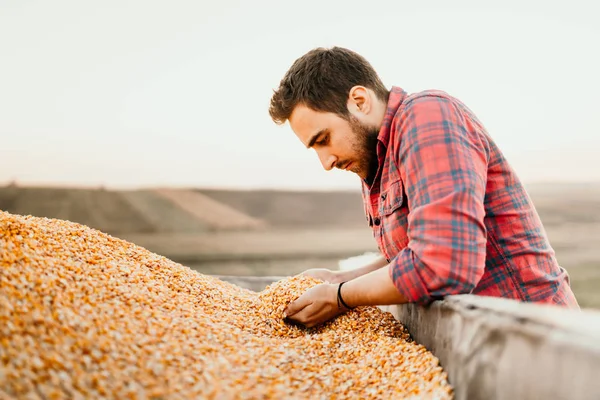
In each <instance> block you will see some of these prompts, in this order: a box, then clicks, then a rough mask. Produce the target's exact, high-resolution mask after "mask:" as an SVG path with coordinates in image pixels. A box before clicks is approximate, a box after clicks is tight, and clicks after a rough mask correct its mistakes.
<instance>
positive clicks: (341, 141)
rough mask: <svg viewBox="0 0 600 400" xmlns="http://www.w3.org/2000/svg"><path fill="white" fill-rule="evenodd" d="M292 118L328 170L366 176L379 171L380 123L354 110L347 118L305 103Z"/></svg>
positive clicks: (307, 144)
mask: <svg viewBox="0 0 600 400" xmlns="http://www.w3.org/2000/svg"><path fill="white" fill-rule="evenodd" d="M289 121H290V126H291V128H292V130H293V131H294V133H295V134H296V136H297V137H298V138H299V139H300V141H301V142H302V143H303V144H304V145H305V146H306V147H307V148H312V149H314V150H315V151H316V153H317V155H318V157H319V160H320V161H321V164H322V165H323V168H325V170H327V171H330V170H332V169H333V168H338V169H342V170H346V171H350V172H354V173H355V174H357V175H358V176H360V178H361V179H364V180H368V179H370V178H372V176H373V175H374V174H375V172H376V171H377V135H378V133H379V127H374V126H369V125H367V124H366V123H363V122H361V121H360V120H359V119H358V118H357V117H356V116H354V115H352V114H350V116H349V118H348V120H346V119H344V118H342V117H340V116H339V115H337V114H334V113H329V112H321V111H315V110H312V109H310V108H308V107H307V106H305V105H303V104H299V105H297V106H296V108H294V111H293V112H292V115H291V116H290V118H289Z"/></svg>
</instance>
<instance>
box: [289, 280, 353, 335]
mask: <svg viewBox="0 0 600 400" xmlns="http://www.w3.org/2000/svg"><path fill="white" fill-rule="evenodd" d="M337 287H338V285H333V284H328V283H323V284H320V285H317V286H314V287H312V288H310V289H308V290H307V291H306V292H304V294H303V295H302V296H300V297H299V298H298V299H296V300H295V301H292V302H291V303H290V304H288V306H287V308H286V309H285V316H286V318H289V319H290V320H292V321H295V322H299V323H300V324H302V325H304V326H306V327H307V328H312V327H313V326H316V325H319V324H322V323H323V322H326V321H328V320H330V319H332V318H334V317H337V316H338V315H340V314H343V313H345V312H346V311H348V310H347V309H346V308H344V306H342V309H339V308H338V304H337Z"/></svg>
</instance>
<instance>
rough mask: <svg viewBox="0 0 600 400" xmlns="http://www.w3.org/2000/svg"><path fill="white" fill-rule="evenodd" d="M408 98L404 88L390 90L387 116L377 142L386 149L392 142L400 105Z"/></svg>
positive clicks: (394, 87)
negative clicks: (392, 131) (394, 123)
mask: <svg viewBox="0 0 600 400" xmlns="http://www.w3.org/2000/svg"><path fill="white" fill-rule="evenodd" d="M406 96H407V93H406V92H405V91H404V90H403V89H402V88H399V87H397V86H392V90H390V95H389V97H388V102H387V109H386V111H385V116H384V118H383V122H382V123H381V128H379V135H378V136H377V140H379V142H381V143H382V144H383V145H384V146H385V147H386V148H387V146H388V143H389V142H390V132H391V126H392V120H393V119H394V117H395V116H396V113H397V111H398V108H400V105H402V102H403V101H404V99H405V98H406Z"/></svg>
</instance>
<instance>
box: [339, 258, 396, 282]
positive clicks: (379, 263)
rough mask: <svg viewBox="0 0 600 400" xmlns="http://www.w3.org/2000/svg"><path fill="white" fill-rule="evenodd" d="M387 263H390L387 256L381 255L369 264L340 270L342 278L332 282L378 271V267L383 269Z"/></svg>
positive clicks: (343, 280) (349, 279)
mask: <svg viewBox="0 0 600 400" xmlns="http://www.w3.org/2000/svg"><path fill="white" fill-rule="evenodd" d="M386 265H388V262H387V260H386V259H385V257H383V256H379V257H377V258H376V259H375V260H373V261H371V262H370V263H369V264H367V265H365V266H363V267H360V268H356V269H353V270H349V271H340V278H341V279H340V280H339V281H338V282H332V283H339V282H346V281H351V280H353V279H356V278H358V277H361V276H363V275H366V274H368V273H370V272H373V271H377V270H378V269H381V268H383V267H385V266H386Z"/></svg>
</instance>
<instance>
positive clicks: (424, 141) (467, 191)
mask: <svg viewBox="0 0 600 400" xmlns="http://www.w3.org/2000/svg"><path fill="white" fill-rule="evenodd" d="M397 123H398V127H397V128H398V130H399V132H401V138H400V141H399V144H398V148H397V149H395V150H394V151H395V155H396V157H397V158H396V162H397V165H398V167H399V169H400V174H401V177H402V180H403V182H404V187H405V192H406V198H407V201H408V207H409V214H408V231H407V233H408V238H409V242H408V245H407V247H406V248H404V249H403V250H402V251H401V252H400V253H399V254H398V255H397V257H396V258H395V259H393V260H392V262H391V267H390V276H391V278H392V280H393V282H394V284H395V286H396V288H397V289H398V290H399V292H400V293H402V294H403V295H404V296H406V297H407V298H408V301H409V302H414V303H420V304H427V303H429V302H431V301H432V300H435V299H438V298H442V297H444V296H446V295H451V294H462V293H470V292H471V291H472V290H473V289H474V288H475V286H476V285H477V283H478V282H479V280H480V279H481V276H482V275H483V271H484V267H485V256H486V228H485V224H484V217H485V209H484V198H485V187H486V180H487V179H486V177H487V165H488V161H489V146H488V143H487V140H486V139H485V136H484V135H482V134H481V131H480V130H479V129H478V128H477V125H476V124H475V123H474V122H473V121H472V120H471V119H469V118H468V117H467V115H466V113H465V112H464V111H463V109H462V107H459V106H458V104H457V103H456V102H455V101H454V100H452V99H451V98H445V97H438V96H424V97H418V98H416V99H413V100H411V102H410V103H409V104H407V106H406V110H405V113H404V115H403V117H402V118H401V119H400V120H399V121H398V122H397Z"/></svg>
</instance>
